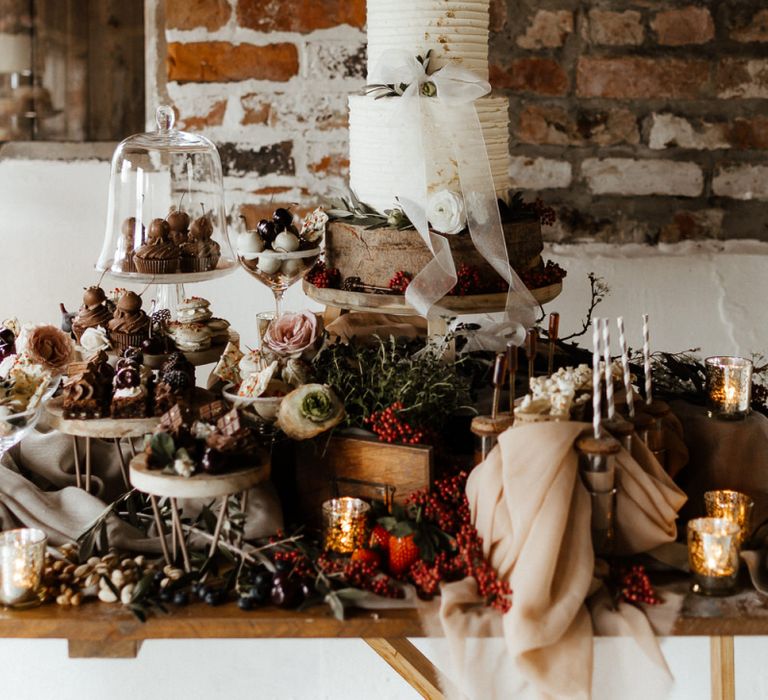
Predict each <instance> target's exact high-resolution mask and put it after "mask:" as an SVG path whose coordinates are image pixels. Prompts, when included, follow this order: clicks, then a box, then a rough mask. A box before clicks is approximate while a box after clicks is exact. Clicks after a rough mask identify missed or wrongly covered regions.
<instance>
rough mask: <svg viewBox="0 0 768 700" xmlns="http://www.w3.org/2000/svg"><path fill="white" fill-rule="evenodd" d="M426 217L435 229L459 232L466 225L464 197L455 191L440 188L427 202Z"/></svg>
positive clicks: (442, 231) (443, 231) (450, 232)
mask: <svg viewBox="0 0 768 700" xmlns="http://www.w3.org/2000/svg"><path fill="white" fill-rule="evenodd" d="M427 219H429V223H430V224H431V226H432V228H433V229H435V231H439V232H440V233H449V234H453V233H459V232H460V231H463V230H464V227H465V226H466V225H467V215H466V213H465V211H464V199H463V198H462V196H461V195H460V194H458V193H456V192H451V191H450V190H440V191H439V192H435V194H433V195H432V196H431V197H430V198H429V201H428V202H427Z"/></svg>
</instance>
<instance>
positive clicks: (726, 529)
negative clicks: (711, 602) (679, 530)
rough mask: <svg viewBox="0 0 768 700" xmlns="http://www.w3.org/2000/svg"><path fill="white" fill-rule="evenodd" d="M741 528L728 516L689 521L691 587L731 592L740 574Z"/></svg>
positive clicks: (715, 592)
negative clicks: (727, 518) (727, 517)
mask: <svg viewBox="0 0 768 700" xmlns="http://www.w3.org/2000/svg"><path fill="white" fill-rule="evenodd" d="M740 533H741V528H740V527H739V526H738V525H737V524H736V523H734V522H731V521H730V520H726V519H725V518H696V519H695V520H690V521H689V522H688V565H689V566H690V569H691V574H692V575H693V585H692V586H691V590H693V592H694V593H701V594H703V595H729V594H730V593H733V592H734V590H735V588H736V583H737V580H738V577H739V543H740V541H741V540H740Z"/></svg>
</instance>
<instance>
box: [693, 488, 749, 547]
mask: <svg viewBox="0 0 768 700" xmlns="http://www.w3.org/2000/svg"><path fill="white" fill-rule="evenodd" d="M704 506H705V508H706V511H707V515H708V516H709V517H710V518H723V519H725V520H730V521H731V522H732V523H736V524H737V525H738V526H739V528H740V532H739V546H743V544H744V542H745V541H746V540H747V539H748V538H749V535H750V532H751V524H752V511H753V509H754V507H755V502H754V501H753V500H752V499H751V498H750V497H749V496H747V494H745V493H740V492H739V491H730V490H728V489H719V490H717V491H707V492H706V493H705V494H704Z"/></svg>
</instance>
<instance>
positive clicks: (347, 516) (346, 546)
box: [323, 496, 371, 554]
mask: <svg viewBox="0 0 768 700" xmlns="http://www.w3.org/2000/svg"><path fill="white" fill-rule="evenodd" d="M370 509H371V507H370V505H368V504H367V503H366V502H365V501H363V500H361V499H359V498H350V497H349V496H344V497H342V498H332V499H331V500H330V501H326V502H325V503H323V541H324V542H325V548H326V549H327V550H330V551H331V552H336V553H337V554H351V553H352V552H354V551H355V550H356V549H360V548H361V547H365V543H366V541H367V536H368V512H369V511H370Z"/></svg>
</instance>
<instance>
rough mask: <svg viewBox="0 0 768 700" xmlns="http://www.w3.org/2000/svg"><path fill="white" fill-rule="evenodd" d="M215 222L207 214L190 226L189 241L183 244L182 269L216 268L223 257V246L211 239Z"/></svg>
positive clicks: (196, 270)
mask: <svg viewBox="0 0 768 700" xmlns="http://www.w3.org/2000/svg"><path fill="white" fill-rule="evenodd" d="M212 235H213V223H212V222H211V218H210V217H209V216H208V215H207V214H203V215H202V216H199V217H198V218H197V219H195V220H194V221H193V222H192V225H191V226H190V227H189V235H188V237H187V238H188V241H187V242H186V243H185V244H184V245H182V246H181V271H182V272H206V271H208V270H214V269H215V268H216V265H218V263H219V258H220V257H221V246H220V245H219V244H218V243H217V242H216V241H214V240H212V239H211V236H212Z"/></svg>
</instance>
